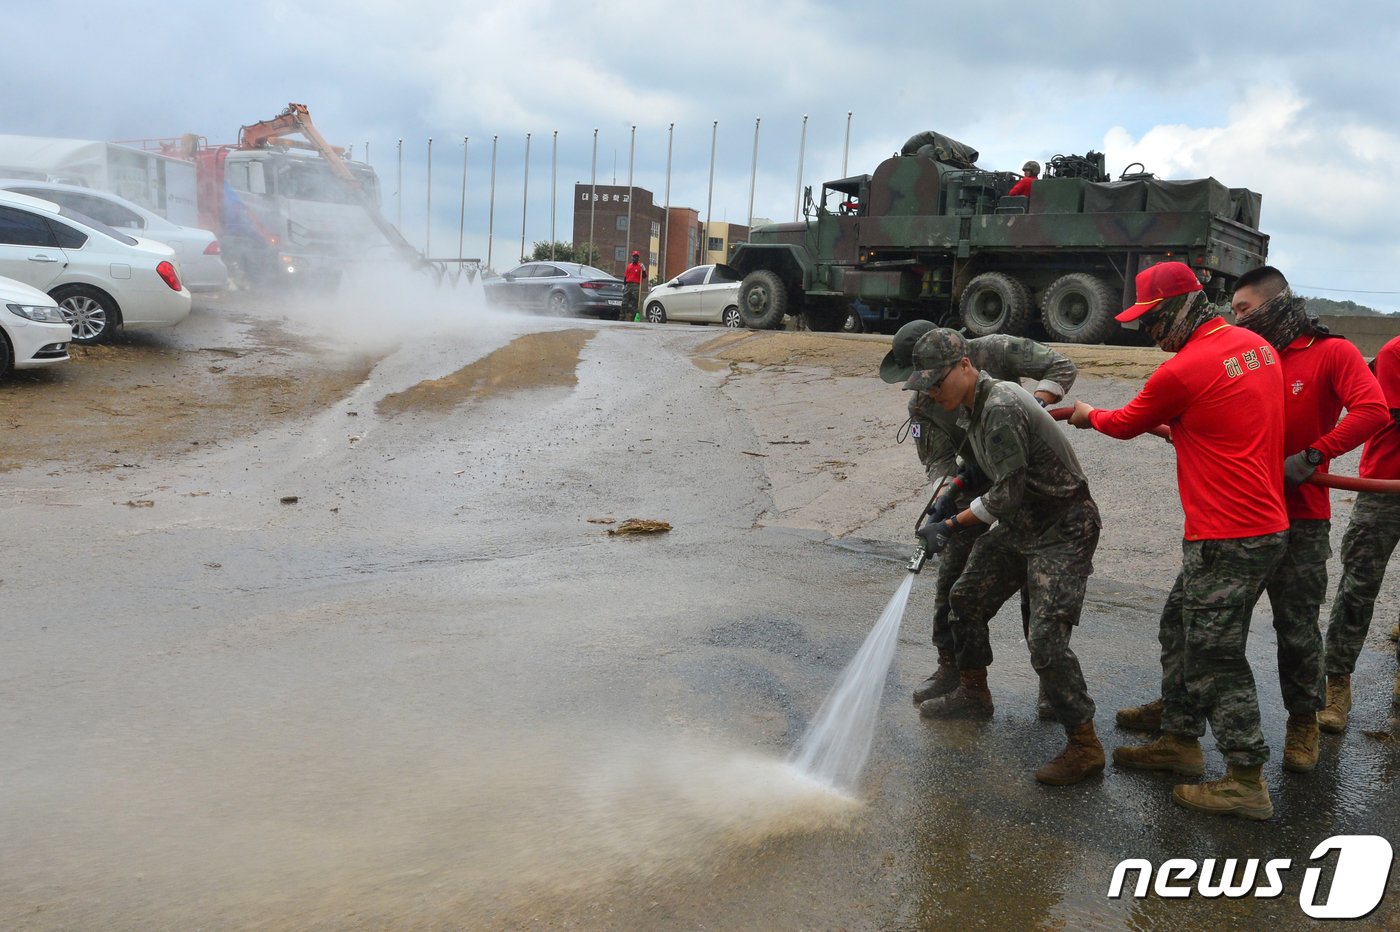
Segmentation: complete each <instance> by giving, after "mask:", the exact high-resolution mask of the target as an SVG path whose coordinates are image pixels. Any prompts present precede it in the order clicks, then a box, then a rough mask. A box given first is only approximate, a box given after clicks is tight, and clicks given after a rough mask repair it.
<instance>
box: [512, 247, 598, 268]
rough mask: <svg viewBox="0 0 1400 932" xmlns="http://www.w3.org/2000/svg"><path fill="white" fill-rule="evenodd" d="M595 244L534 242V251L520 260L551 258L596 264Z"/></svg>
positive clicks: (544, 259) (536, 260)
mask: <svg viewBox="0 0 1400 932" xmlns="http://www.w3.org/2000/svg"><path fill="white" fill-rule="evenodd" d="M551 253H552V255H551ZM598 255H599V253H598V246H597V244H596V243H595V244H592V245H590V244H588V243H580V244H579V245H577V246H575V245H574V244H573V243H549V242H543V243H535V247H534V251H533V252H531V253H530V255H528V256H524V257H522V258H521V260H520V261H521V262H548V261H550V260H551V259H553V260H555V261H557V262H578V263H582V264H583V265H594V266H596V265H597V264H598Z"/></svg>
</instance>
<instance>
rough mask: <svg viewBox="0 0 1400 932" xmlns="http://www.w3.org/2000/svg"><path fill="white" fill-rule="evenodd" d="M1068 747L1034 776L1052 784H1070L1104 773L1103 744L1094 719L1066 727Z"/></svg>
mask: <svg viewBox="0 0 1400 932" xmlns="http://www.w3.org/2000/svg"><path fill="white" fill-rule="evenodd" d="M1065 736H1066V738H1067V739H1068V740H1066V742H1065V748H1064V750H1063V751H1061V752H1060V753H1059V754H1058V755H1056V757H1055V758H1054V760H1052V761H1050V763H1048V764H1046V765H1045V766H1044V767H1041V768H1040V769H1039V770H1037V771H1036V772H1035V778H1036V779H1037V780H1039V781H1040V782H1041V783H1045V784H1048V785H1050V786H1069V785H1070V784H1071V783H1078V782H1079V781H1080V780H1083V779H1084V778H1085V777H1092V776H1093V775H1094V774H1096V773H1102V772H1103V745H1102V744H1100V743H1099V736H1098V735H1096V734H1095V733H1094V720H1093V719H1090V720H1089V721H1087V722H1085V723H1084V724H1083V725H1076V726H1075V727H1074V728H1066V729H1065Z"/></svg>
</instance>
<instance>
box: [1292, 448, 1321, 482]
mask: <svg viewBox="0 0 1400 932" xmlns="http://www.w3.org/2000/svg"><path fill="white" fill-rule="evenodd" d="M1321 464H1322V454H1321V453H1319V452H1318V451H1317V450H1314V449H1313V448H1312V447H1308V448H1307V449H1306V450H1299V451H1298V452H1297V453H1294V454H1293V455H1292V456H1288V457H1285V458H1284V460H1283V481H1284V482H1285V483H1287V484H1288V485H1302V484H1303V483H1304V482H1307V481H1308V477H1309V476H1311V475H1312V474H1313V473H1315V472H1317V467H1318V466H1320V465H1321Z"/></svg>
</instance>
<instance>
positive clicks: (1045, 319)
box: [1040, 272, 1119, 343]
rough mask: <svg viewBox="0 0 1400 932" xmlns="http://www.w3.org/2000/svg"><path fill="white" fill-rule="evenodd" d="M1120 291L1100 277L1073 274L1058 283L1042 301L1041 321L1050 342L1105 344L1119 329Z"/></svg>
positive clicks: (1065, 276) (1081, 273) (1048, 290)
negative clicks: (1117, 318) (1116, 315)
mask: <svg viewBox="0 0 1400 932" xmlns="http://www.w3.org/2000/svg"><path fill="white" fill-rule="evenodd" d="M1118 294H1119V292H1118V289H1116V288H1114V287H1113V286H1111V285H1109V283H1108V282H1106V281H1104V280H1103V279H1102V278H1099V277H1098V276H1097V275H1090V274H1089V273H1088V272H1071V273H1070V274H1068V275H1062V276H1060V277H1059V278H1057V279H1055V282H1054V284H1052V285H1051V286H1050V287H1049V288H1047V289H1045V294H1043V295H1041V298H1040V320H1041V323H1043V324H1044V325H1045V332H1046V333H1047V334H1049V335H1050V339H1052V340H1058V341H1059V342H1061V343H1102V342H1104V341H1105V340H1107V339H1108V338H1109V337H1110V336H1111V335H1112V334H1113V331H1114V330H1115V329H1116V328H1117V322H1116V321H1115V320H1114V319H1113V317H1114V315H1115V314H1116V313H1117V312H1118V306H1117V304H1116V303H1115V302H1116V299H1117V298H1118Z"/></svg>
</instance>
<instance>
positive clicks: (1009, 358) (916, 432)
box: [909, 333, 1079, 482]
mask: <svg viewBox="0 0 1400 932" xmlns="http://www.w3.org/2000/svg"><path fill="white" fill-rule="evenodd" d="M967 355H968V358H969V359H971V360H972V364H973V365H974V366H976V367H977V368H978V369H980V370H981V371H983V372H985V373H987V374H988V375H990V376H991V377H992V378H994V379H1003V380H1005V381H1008V382H1015V383H1017V384H1019V383H1020V381H1021V379H1038V380H1039V382H1038V383H1037V384H1036V386H1035V388H1034V389H1032V391H1048V392H1051V393H1052V394H1055V395H1058V396H1059V397H1061V398H1063V397H1064V396H1065V394H1066V393H1067V392H1068V391H1069V390H1070V386H1072V385H1073V384H1074V379H1075V376H1077V375H1078V374H1079V370H1078V369H1076V368H1075V365H1074V363H1072V362H1070V361H1069V359H1068V358H1067V357H1065V356H1064V355H1063V354H1061V353H1058V352H1056V351H1055V350H1053V349H1051V348H1050V347H1048V346H1046V345H1045V344H1044V343H1037V342H1035V341H1034V340H1027V339H1026V338H1025V337H1013V336H1008V335H1007V334H1004V333H996V334H992V335H991V336H986V337H977V338H976V339H972V340H968V341H967ZM910 395H911V397H910V399H909V432H910V434H911V435H912V436H913V437H914V446H915V448H916V449H917V451H918V454H919V462H921V463H923V464H924V471H925V472H926V473H927V474H928V477H929V479H930V480H931V481H934V482H937V481H938V480H939V479H942V478H943V477H944V476H951V475H952V474H953V473H955V472H957V467H956V465H955V463H954V458H955V457H956V456H957V455H959V454H961V455H962V457H963V458H964V459H972V457H971V456H970V455H969V451H967V450H962V449H960V448H962V447H963V446H964V443H963V438H964V436H965V433H964V431H963V429H962V428H961V427H959V426H958V415H957V414H955V413H953V412H949V411H944V410H943V409H942V408H940V407H939V406H938V405H937V403H935V402H934V401H933V399H931V398H929V397H928V395H926V394H924V393H923V392H911V393H910Z"/></svg>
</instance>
